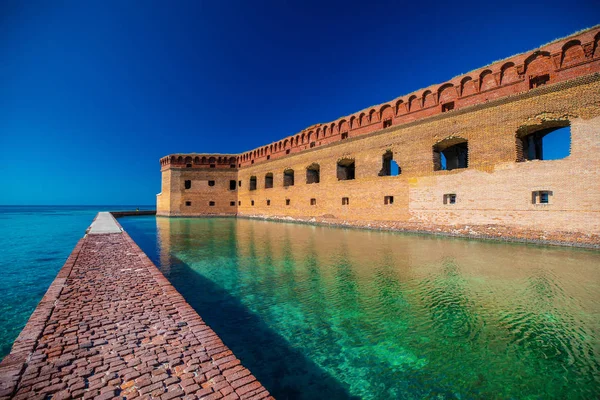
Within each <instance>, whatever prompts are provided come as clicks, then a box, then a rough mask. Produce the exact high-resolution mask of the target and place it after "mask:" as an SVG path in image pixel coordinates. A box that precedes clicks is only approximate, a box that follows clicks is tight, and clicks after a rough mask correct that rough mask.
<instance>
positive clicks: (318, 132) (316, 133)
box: [315, 128, 321, 140]
mask: <svg viewBox="0 0 600 400" xmlns="http://www.w3.org/2000/svg"><path fill="white" fill-rule="evenodd" d="M320 135H321V128H317V130H316V132H315V140H317V139H319V136H320Z"/></svg>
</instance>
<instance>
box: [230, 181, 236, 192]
mask: <svg viewBox="0 0 600 400" xmlns="http://www.w3.org/2000/svg"><path fill="white" fill-rule="evenodd" d="M235 189H236V182H235V180H230V181H229V190H235Z"/></svg>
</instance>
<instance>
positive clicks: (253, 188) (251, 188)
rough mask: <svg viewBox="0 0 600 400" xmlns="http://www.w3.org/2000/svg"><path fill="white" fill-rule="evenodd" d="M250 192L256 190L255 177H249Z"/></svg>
mask: <svg viewBox="0 0 600 400" xmlns="http://www.w3.org/2000/svg"><path fill="white" fill-rule="evenodd" d="M250 190H256V177H255V176H251V177H250Z"/></svg>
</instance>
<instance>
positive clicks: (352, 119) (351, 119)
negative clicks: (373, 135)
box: [350, 115, 358, 129]
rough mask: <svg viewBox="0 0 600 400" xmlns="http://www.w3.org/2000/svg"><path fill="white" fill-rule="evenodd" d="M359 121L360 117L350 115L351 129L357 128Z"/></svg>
mask: <svg viewBox="0 0 600 400" xmlns="http://www.w3.org/2000/svg"><path fill="white" fill-rule="evenodd" d="M357 121H358V119H357V118H356V116H354V115H353V116H351V117H350V129H356V128H357V126H356V125H357V123H358V122H357Z"/></svg>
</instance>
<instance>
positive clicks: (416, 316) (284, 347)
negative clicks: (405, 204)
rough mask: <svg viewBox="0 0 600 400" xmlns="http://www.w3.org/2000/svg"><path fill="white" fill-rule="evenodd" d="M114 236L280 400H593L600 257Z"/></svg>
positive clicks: (278, 239) (267, 229)
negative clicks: (150, 264) (133, 247)
mask: <svg viewBox="0 0 600 400" xmlns="http://www.w3.org/2000/svg"><path fill="white" fill-rule="evenodd" d="M120 222H121V224H122V225H123V226H124V227H125V229H126V230H127V231H128V232H129V234H130V235H131V236H132V237H133V239H134V240H135V241H136V242H137V243H138V244H139V245H140V246H141V247H142V249H143V250H144V251H145V252H146V253H147V254H148V255H149V256H150V257H151V258H152V259H153V260H154V261H155V263H156V264H157V265H159V267H160V268H161V270H162V271H163V273H164V274H165V275H166V276H167V277H168V278H169V279H170V281H171V282H172V283H173V284H174V286H175V287H176V288H177V289H178V290H179V291H180V292H181V293H182V294H183V296H184V297H185V298H186V300H188V302H190V304H191V305H192V306H193V307H194V308H195V309H196V310H197V311H198V312H199V313H200V315H201V316H202V317H203V318H204V319H205V320H206V321H207V323H208V324H209V325H211V326H212V327H213V329H214V330H215V331H216V332H217V333H218V334H219V335H220V336H221V337H222V339H223V340H224V341H225V343H226V344H227V345H228V346H229V347H230V348H231V349H232V350H233V351H234V352H235V353H236V355H237V356H238V357H239V358H240V359H241V360H242V362H243V363H244V364H245V365H246V366H247V367H249V368H250V369H251V371H252V372H253V373H254V374H255V375H256V376H257V378H258V379H259V380H261V381H262V383H263V384H264V385H265V386H266V387H267V388H268V389H269V390H270V391H271V392H272V393H273V394H274V395H275V396H276V397H277V398H279V399H285V398H305V399H317V398H319V399H320V398H329V399H333V398H351V397H353V398H365V399H397V398H398V399H399V398H406V399H421V398H432V399H590V398H598V397H599V395H600V336H599V335H600V305H599V300H600V253H599V252H594V251H586V250H574V249H565V248H550V247H535V246H525V245H518V244H505V243H494V242H482V241H470V240H462V239H448V238H435V237H428V236H417V235H402V234H394V233H385V232H370V231H360V230H346V229H338V228H326V227H314V226H307V225H298V224H287V223H275V222H264V221H251V220H243V219H240V220H235V219H166V218H155V217H149V218H146V217H135V218H123V219H121V220H120Z"/></svg>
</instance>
